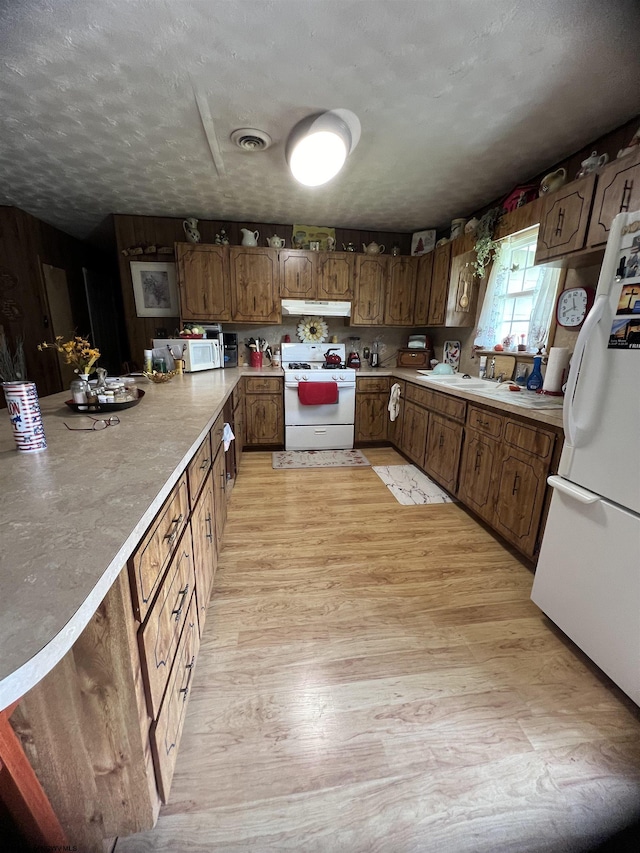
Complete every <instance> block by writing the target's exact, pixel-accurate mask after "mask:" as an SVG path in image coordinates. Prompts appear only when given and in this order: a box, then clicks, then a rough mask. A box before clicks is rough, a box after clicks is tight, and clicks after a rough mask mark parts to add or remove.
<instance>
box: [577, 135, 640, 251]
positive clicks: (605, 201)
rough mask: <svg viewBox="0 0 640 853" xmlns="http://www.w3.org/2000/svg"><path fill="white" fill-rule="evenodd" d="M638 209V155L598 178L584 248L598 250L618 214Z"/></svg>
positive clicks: (625, 160)
mask: <svg viewBox="0 0 640 853" xmlns="http://www.w3.org/2000/svg"><path fill="white" fill-rule="evenodd" d="M639 208H640V151H638V153H637V154H633V155H631V154H628V155H627V156H626V157H621V158H620V159H619V160H615V161H614V162H613V163H610V164H609V165H608V166H605V168H604V169H603V170H602V172H601V173H600V176H599V177H598V188H597V190H596V193H595V198H594V201H593V211H592V213H591V220H590V222H589V234H588V237H587V244H588V246H589V247H595V246H602V245H604V244H605V243H606V242H607V240H608V239H609V231H610V230H611V223H612V222H613V220H614V219H615V217H616V216H617V215H618V214H619V213H626V212H627V211H630V210H638V209H639Z"/></svg>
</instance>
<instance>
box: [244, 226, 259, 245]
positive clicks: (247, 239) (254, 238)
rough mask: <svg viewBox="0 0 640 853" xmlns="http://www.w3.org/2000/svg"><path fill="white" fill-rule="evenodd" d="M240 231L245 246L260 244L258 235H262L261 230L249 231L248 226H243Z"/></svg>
mask: <svg viewBox="0 0 640 853" xmlns="http://www.w3.org/2000/svg"><path fill="white" fill-rule="evenodd" d="M240 233H241V234H242V245H243V246H257V245H258V237H259V236H260V232H259V231H249V229H248V228H241V229H240Z"/></svg>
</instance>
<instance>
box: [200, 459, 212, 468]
mask: <svg viewBox="0 0 640 853" xmlns="http://www.w3.org/2000/svg"><path fill="white" fill-rule="evenodd" d="M209 462H210V460H209V458H208V457H207V458H206V459H205V460H203V462H202V465H201V466H200V470H201V471H205V470H206V469H207V468H208V467H209Z"/></svg>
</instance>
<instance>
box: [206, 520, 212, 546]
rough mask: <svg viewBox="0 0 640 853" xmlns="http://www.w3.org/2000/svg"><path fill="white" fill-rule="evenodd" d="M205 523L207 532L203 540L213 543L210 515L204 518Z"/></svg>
mask: <svg viewBox="0 0 640 853" xmlns="http://www.w3.org/2000/svg"><path fill="white" fill-rule="evenodd" d="M205 522H206V524H207V527H208V529H209V532H208V533H205V539H208V540H209V542H213V525H212V524H211V516H210V515H208V516H207V517H206V518H205Z"/></svg>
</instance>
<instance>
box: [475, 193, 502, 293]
mask: <svg viewBox="0 0 640 853" xmlns="http://www.w3.org/2000/svg"><path fill="white" fill-rule="evenodd" d="M503 213H504V210H503V208H502V207H492V208H491V209H490V210H488V211H487V212H486V213H485V214H484V216H482V218H481V219H480V222H478V225H477V227H476V242H475V246H474V249H475V252H476V259H475V261H474V262H473V268H474V270H475V274H476V276H477V277H478V278H483V277H484V274H485V270H486V268H487V267H488V266H489V264H490V263H491V261H492V260H493V259H494V257H495V254H496V251H497V248H498V241H497V240H494V239H493V235H494V234H495V233H496V228H497V227H498V224H499V222H500V219H501V218H502V214H503Z"/></svg>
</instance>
